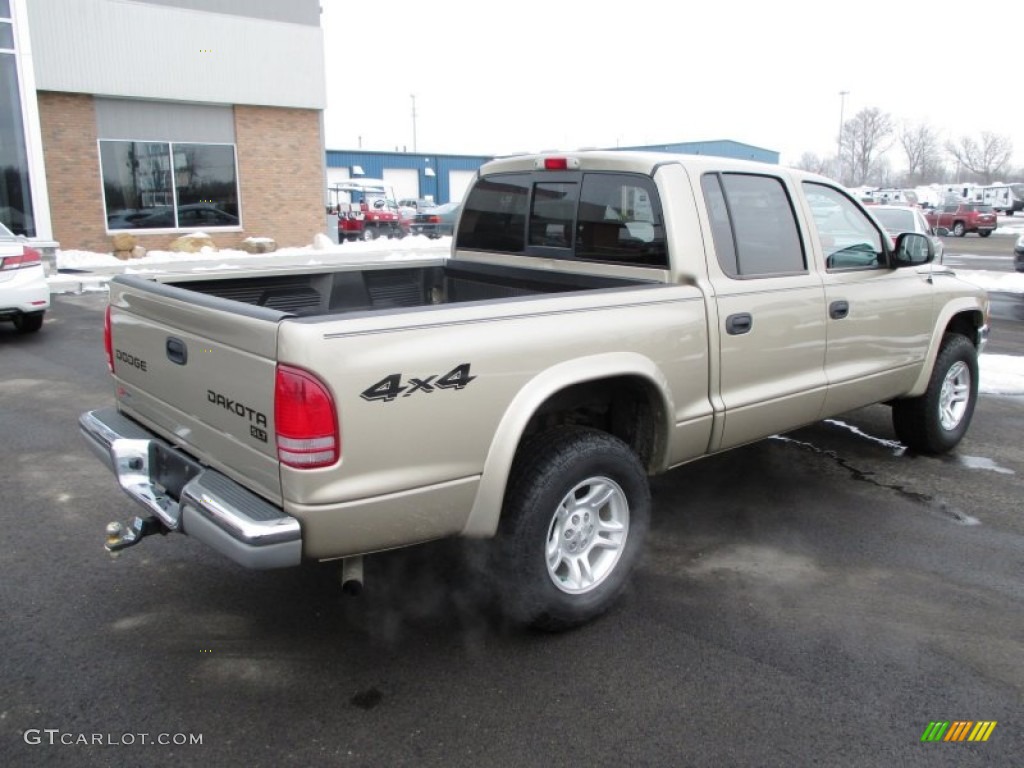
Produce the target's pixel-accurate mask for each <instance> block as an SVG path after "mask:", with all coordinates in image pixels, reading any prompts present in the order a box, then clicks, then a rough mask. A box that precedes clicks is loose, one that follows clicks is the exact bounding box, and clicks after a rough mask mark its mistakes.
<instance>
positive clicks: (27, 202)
mask: <svg viewBox="0 0 1024 768" xmlns="http://www.w3.org/2000/svg"><path fill="white" fill-rule="evenodd" d="M5 5H6V4H5V3H4V2H3V0H0V16H2V15H4V13H5V11H6V13H7V15H10V9H9V8H5V7H4V6H5ZM10 26H11V25H10V24H3V23H0V38H2V36H3V27H6V28H7V31H8V33H10ZM7 45H8V43H4V42H3V41H2V40H0V48H4V47H5V46H7ZM13 46H14V41H13V35H12V38H11V40H10V41H9V47H11V48H13ZM0 221H2V222H3V223H4V224H6V225H7V228H8V229H10V230H11V231H12V232H15V233H16V234H19V235H27V236H29V237H35V235H36V226H35V220H34V219H33V214H32V194H31V191H30V187H29V180H28V152H27V151H26V148H25V127H24V123H23V122H22V111H21V96H20V94H19V91H18V67H17V60H16V59H15V57H14V54H12V53H3V52H0Z"/></svg>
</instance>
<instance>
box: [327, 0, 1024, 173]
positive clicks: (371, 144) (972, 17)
mask: <svg viewBox="0 0 1024 768" xmlns="http://www.w3.org/2000/svg"><path fill="white" fill-rule="evenodd" d="M322 5H323V15H322V26H323V29H324V38H325V48H326V65H327V111H326V115H325V129H326V143H327V148H328V149H356V148H358V147H359V146H360V142H361V146H362V147H363V148H364V149H371V150H394V149H395V148H396V147H397V148H399V149H400V150H401V149H403V148H406V149H408V150H409V151H412V149H413V118H412V100H411V99H410V95H411V94H415V96H416V112H417V117H416V121H415V123H416V148H417V150H418V151H419V152H437V153H454V154H487V155H490V154H504V153H511V152H518V151H535V150H540V149H549V148H574V147H584V146H616V145H617V144H618V145H623V146H625V145H633V144H649V143H668V142H681V141H704V140H712V139H734V140H736V141H742V142H746V143H749V144H754V145H757V146H760V147H765V148H767V149H772V150H775V151H778V152H780V153H782V162H783V163H795V162H796V161H797V160H799V158H800V155H801V154H802V153H803V152H805V151H810V152H815V153H817V154H819V155H822V156H825V155H832V154H834V153H835V147H836V138H837V136H838V131H839V118H840V105H841V98H840V96H839V92H840V91H844V90H845V91H849V95H848V96H847V97H846V100H845V110H844V115H845V117H846V118H849V117H851V116H852V115H853V114H854V113H856V112H857V111H858V110H861V109H864V108H866V107H879V108H880V109H882V110H884V111H886V112H889V113H890V114H891V115H892V116H893V118H894V119H896V120H897V121H904V120H905V121H911V122H921V121H927V122H928V123H929V124H930V125H932V126H933V127H934V128H935V129H937V130H938V131H940V132H941V133H942V135H943V138H944V139H945V138H951V139H957V138H959V137H960V136H961V135H964V134H967V135H971V136H975V137H977V136H979V135H980V133H981V132H982V131H990V132H993V133H999V134H1005V135H1007V136H1009V137H1010V138H1011V140H1012V141H1013V143H1014V148H1015V155H1014V159H1013V165H1014V167H1020V166H1022V165H1024V120H1022V119H1021V116H1022V115H1024V105H1022V103H1021V98H1019V90H1016V91H1015V85H1014V84H1015V83H1019V81H1020V75H1021V69H1020V66H1021V65H1020V61H1019V59H1020V53H1019V52H1014V49H1018V48H1019V41H1017V40H1015V39H1014V38H1015V35H1017V36H1019V34H1020V32H1021V29H1022V27H1021V21H1022V20H1024V8H1022V9H1017V8H1016V5H1017V3H1011V4H1007V3H1003V4H1000V5H998V6H997V5H973V6H972V5H970V4H967V5H965V4H964V3H963V2H956V3H954V2H948V1H947V0H936V1H933V2H928V3H919V2H910V1H909V0H887V1H886V2H880V1H879V0H859V2H857V3H847V4H838V5H837V4H834V3H822V2H821V1H820V0H818V1H817V2H804V1H803V0H776V1H775V2H766V1H765V0H725V1H723V0H713V1H710V2H685V3H684V2H679V3H670V2H666V1H665V0H657V1H655V0H619V1H618V2H608V1H607V0H589V1H588V2H581V1H579V0H512V2H500V3H491V2H480V0H417V1H416V2H412V1H410V0H388V2H386V3H381V4H370V5H367V4H358V3H353V2H351V0H322ZM1013 30H1016V31H1015V32H1014V31H1013ZM1004 31H1005V33H1004ZM1006 34H1009V37H1007V36H1006ZM998 40H1007V41H1008V42H1007V43H999V42H996V41H998ZM985 49H987V50H988V51H989V52H988V53H985V54H984V55H983V56H982V55H981V54H979V53H977V52H978V51H983V50H985ZM999 51H1002V53H1001V54H1000V53H998V52H999ZM1015 93H1016V94H1017V95H1015ZM892 163H893V167H894V168H900V167H902V166H903V159H902V157H899V156H896V155H894V156H893V157H892Z"/></svg>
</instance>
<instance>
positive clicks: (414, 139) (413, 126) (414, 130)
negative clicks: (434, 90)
mask: <svg viewBox="0 0 1024 768" xmlns="http://www.w3.org/2000/svg"><path fill="white" fill-rule="evenodd" d="M409 98H410V99H412V151H413V154H415V153H416V94H415V93H410V94H409Z"/></svg>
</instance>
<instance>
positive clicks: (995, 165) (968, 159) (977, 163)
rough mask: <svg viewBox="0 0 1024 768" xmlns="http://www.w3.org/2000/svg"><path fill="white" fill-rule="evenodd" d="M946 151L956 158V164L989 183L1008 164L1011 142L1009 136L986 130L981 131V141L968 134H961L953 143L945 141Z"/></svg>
mask: <svg viewBox="0 0 1024 768" xmlns="http://www.w3.org/2000/svg"><path fill="white" fill-rule="evenodd" d="M946 151H947V152H948V153H949V154H950V155H952V157H953V159H954V160H956V162H957V165H960V166H963V167H964V168H966V169H967V170H968V171H970V172H971V173H973V174H976V175H977V176H978V177H979V178H980V179H981V181H982V183H984V184H991V183H992V181H993V180H994V179H995V177H996V176H999V175H1000V174H1002V173H1003V171H1004V170H1006V169H1007V168H1008V167H1009V165H1010V158H1011V157H1013V142H1012V141H1010V139H1009V137H1007V136H1001V135H999V134H996V133H990V132H988V131H982V132H981V142H980V143H979V142H977V141H975V140H974V139H973V138H971V137H970V136H961V137H960V141H959V142H958V143H956V144H954V143H953V142H952V141H950V142H947V143H946Z"/></svg>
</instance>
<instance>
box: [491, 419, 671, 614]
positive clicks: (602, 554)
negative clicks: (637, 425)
mask: <svg viewBox="0 0 1024 768" xmlns="http://www.w3.org/2000/svg"><path fill="white" fill-rule="evenodd" d="M650 508H651V499H650V489H649V487H648V485H647V476H646V473H645V471H644V468H643V466H642V465H641V463H640V460H639V458H637V455H636V454H635V453H634V452H633V451H632V450H631V449H630V447H629V446H628V445H626V444H625V443H624V442H622V441H621V440H619V439H618V438H616V437H613V436H612V435H609V434H607V433H604V432H600V431H597V430H594V429H585V428H580V427H565V428H560V429H556V430H553V431H550V432H546V433H543V434H542V435H539V436H538V437H536V438H533V439H531V440H530V441H529V442H527V443H526V444H525V445H524V446H522V447H521V448H520V451H519V454H518V455H517V457H516V461H515V464H514V466H513V471H512V475H511V477H510V479H509V486H508V489H507V491H506V494H505V504H504V508H503V510H502V519H501V523H500V525H499V527H498V534H497V538H496V540H495V542H494V546H495V556H496V560H497V562H496V563H495V566H496V567H495V572H496V574H497V575H498V578H499V582H498V591H499V593H500V595H501V600H502V607H503V610H504V611H505V613H506V614H507V615H508V616H509V617H510V618H512V619H513V620H515V621H517V622H521V623H524V624H528V625H531V626H533V627H536V628H538V629H545V630H559V629H567V628H569V627H573V626H576V625H578V624H582V623H584V622H587V621H589V620H591V619H593V618H595V617H597V616H599V615H601V614H602V613H604V612H605V611H607V610H608V608H610V607H611V605H612V604H613V603H614V602H615V600H616V598H617V597H618V596H619V594H620V593H621V592H622V590H623V588H624V587H625V585H626V582H627V580H628V578H629V574H630V572H631V571H632V570H633V567H634V566H635V565H636V562H637V559H638V558H639V556H640V553H641V550H642V547H643V541H644V538H645V537H646V534H647V529H648V527H649V524H650Z"/></svg>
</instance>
